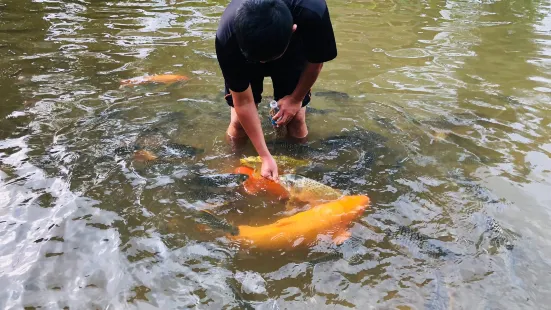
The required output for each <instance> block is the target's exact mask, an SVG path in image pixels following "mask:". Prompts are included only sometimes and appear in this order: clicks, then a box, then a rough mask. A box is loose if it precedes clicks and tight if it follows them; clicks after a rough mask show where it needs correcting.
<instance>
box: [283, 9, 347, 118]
mask: <svg viewBox="0 0 551 310" xmlns="http://www.w3.org/2000/svg"><path fill="white" fill-rule="evenodd" d="M296 19H297V28H296V29H297V30H296V32H297V35H300V36H301V38H302V40H303V44H304V49H305V52H306V60H307V61H308V62H307V64H306V67H305V68H304V70H303V72H302V75H301V77H300V80H299V82H298V85H297V86H296V88H295V90H294V91H293V93H292V94H291V95H289V96H286V97H283V98H282V99H280V100H279V102H278V103H279V105H280V106H281V107H280V110H279V113H278V114H276V115H274V120H276V123H277V124H278V126H281V125H284V124H287V123H288V122H289V121H291V119H293V117H294V116H295V114H296V113H297V112H298V111H299V110H300V108H301V107H302V100H303V99H304V96H306V94H308V91H309V90H310V89H311V88H312V86H313V85H314V83H315V82H316V80H317V78H318V76H319V73H320V72H321V69H322V67H323V63H324V62H327V61H331V60H333V59H335V58H336V57H337V43H336V41H335V34H334V33H333V26H332V24H331V18H330V16H329V9H328V8H327V6H325V7H324V8H323V11H321V10H320V11H317V12H314V11H312V10H310V9H303V10H302V11H301V13H300V14H299V16H297V18H296ZM279 118H281V119H279ZM278 119H279V120H278Z"/></svg>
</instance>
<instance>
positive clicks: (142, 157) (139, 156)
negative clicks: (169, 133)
mask: <svg viewBox="0 0 551 310" xmlns="http://www.w3.org/2000/svg"><path fill="white" fill-rule="evenodd" d="M157 158H158V157H157V156H156V155H155V154H153V153H151V152H150V151H147V150H137V151H136V152H135V153H134V160H135V161H137V162H140V163H149V162H151V161H154V160H156V159H157Z"/></svg>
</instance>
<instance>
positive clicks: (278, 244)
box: [228, 195, 369, 250]
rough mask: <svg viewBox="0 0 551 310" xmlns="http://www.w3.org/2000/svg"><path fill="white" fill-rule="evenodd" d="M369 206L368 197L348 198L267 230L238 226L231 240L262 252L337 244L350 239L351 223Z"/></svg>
mask: <svg viewBox="0 0 551 310" xmlns="http://www.w3.org/2000/svg"><path fill="white" fill-rule="evenodd" d="M368 205H369V197H367V196H364V195H358V196H344V197H343V198H341V199H338V200H334V201H331V202H328V203H325V204H322V205H318V206H316V207H314V208H312V209H310V210H307V211H304V212H300V213H297V214H295V215H293V216H290V217H286V218H283V219H280V220H278V221H277V222H275V223H273V224H269V225H265V226H259V227H253V226H246V225H242V226H238V231H239V233H238V234H237V235H231V236H228V238H230V239H231V240H233V241H234V242H238V243H239V244H241V245H243V246H247V247H252V248H257V249H262V250H281V249H282V250H291V249H293V248H296V247H299V246H302V247H305V246H306V247H307V246H311V245H313V244H315V243H316V242H317V241H318V240H319V238H320V237H321V236H323V235H326V236H330V237H331V238H332V239H333V242H334V243H335V244H341V243H343V242H344V241H346V240H347V239H348V238H349V237H350V232H349V231H348V228H349V226H350V223H351V222H352V221H353V220H354V219H356V218H357V217H358V216H360V215H361V214H362V213H363V212H364V210H365V209H366V208H367V207H368Z"/></svg>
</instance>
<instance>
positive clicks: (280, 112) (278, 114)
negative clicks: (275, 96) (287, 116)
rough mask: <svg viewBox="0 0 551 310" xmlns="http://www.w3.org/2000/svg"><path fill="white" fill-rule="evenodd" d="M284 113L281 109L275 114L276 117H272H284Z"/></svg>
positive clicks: (274, 118)
mask: <svg viewBox="0 0 551 310" xmlns="http://www.w3.org/2000/svg"><path fill="white" fill-rule="evenodd" d="M283 114H284V113H283V111H282V110H279V112H277V113H276V115H274V117H272V119H273V120H274V121H275V120H276V119H278V118H280V117H282V116H283Z"/></svg>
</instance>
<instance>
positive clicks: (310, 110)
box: [306, 106, 337, 115]
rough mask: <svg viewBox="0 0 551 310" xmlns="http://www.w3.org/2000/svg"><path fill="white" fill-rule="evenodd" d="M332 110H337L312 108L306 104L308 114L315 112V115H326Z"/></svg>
mask: <svg viewBox="0 0 551 310" xmlns="http://www.w3.org/2000/svg"><path fill="white" fill-rule="evenodd" d="M333 112H337V110H334V109H316V108H312V107H310V106H306V113H308V114H317V115H327V114H330V113H333Z"/></svg>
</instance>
